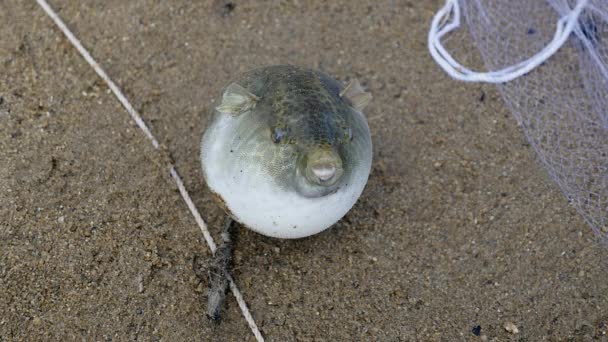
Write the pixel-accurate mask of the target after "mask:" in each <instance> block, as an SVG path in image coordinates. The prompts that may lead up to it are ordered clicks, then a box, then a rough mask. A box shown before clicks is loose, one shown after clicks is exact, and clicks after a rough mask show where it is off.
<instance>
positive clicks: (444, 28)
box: [428, 0, 589, 83]
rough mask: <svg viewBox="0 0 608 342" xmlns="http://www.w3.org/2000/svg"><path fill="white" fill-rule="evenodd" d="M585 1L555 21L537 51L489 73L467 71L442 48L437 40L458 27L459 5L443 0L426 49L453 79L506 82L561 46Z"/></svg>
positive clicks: (571, 29)
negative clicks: (546, 40) (552, 30)
mask: <svg viewBox="0 0 608 342" xmlns="http://www.w3.org/2000/svg"><path fill="white" fill-rule="evenodd" d="M588 2H589V0H580V1H579V2H578V3H577V4H576V7H574V9H573V10H571V11H570V12H569V13H568V14H566V15H564V16H563V17H561V18H560V19H559V20H558V22H557V27H556V29H555V34H554V36H553V40H551V42H549V43H548V44H547V45H546V46H545V47H544V48H543V49H542V50H541V51H540V52H538V53H537V54H536V55H534V56H532V57H530V58H528V59H526V60H524V61H522V62H519V63H517V64H514V65H512V66H509V67H506V68H504V69H501V70H496V71H490V72H478V71H473V70H470V69H468V68H466V67H464V66H463V65H461V64H460V63H458V62H457V61H456V60H455V59H454V58H453V57H452V56H451V55H450V53H448V52H447V51H446V49H445V48H444V46H443V44H442V43H441V39H442V38H443V36H445V35H446V34H448V33H450V32H452V31H454V30H456V29H457V28H458V27H460V5H459V4H458V0H446V1H445V5H444V6H443V7H442V8H441V9H440V10H439V11H438V12H437V13H436V14H435V16H434V17H433V21H432V23H431V29H430V30H429V37H428V48H429V51H430V53H431V55H432V56H433V58H434V59H435V61H436V62H437V64H439V66H441V67H442V68H443V70H445V71H446V72H447V73H448V74H449V75H450V76H452V77H453V78H455V79H457V80H460V81H467V82H488V83H503V82H509V81H511V80H514V79H516V78H518V77H520V76H522V75H525V74H527V73H528V72H530V71H532V70H533V69H534V68H536V67H537V66H539V65H540V64H542V63H544V62H545V61H546V60H548V59H549V58H551V56H553V54H555V53H556V52H557V50H559V49H560V48H561V47H562V45H564V43H565V42H566V41H567V40H568V37H570V34H571V33H572V31H573V30H574V29H575V28H577V27H578V17H579V15H580V14H581V12H582V11H583V9H584V8H585V7H586V6H587V5H588ZM450 19H451V20H450Z"/></svg>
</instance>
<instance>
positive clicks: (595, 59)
mask: <svg viewBox="0 0 608 342" xmlns="http://www.w3.org/2000/svg"><path fill="white" fill-rule="evenodd" d="M451 31H453V32H451ZM463 32H466V33H468V34H467V35H466V36H467V38H464V37H465V36H464V35H463ZM467 39H468V40H469V41H471V42H472V43H473V44H474V45H475V46H476V47H477V50H478V51H479V53H480V54H479V55H480V56H481V60H482V61H483V62H482V63H481V65H475V62H474V58H472V57H471V55H470V53H469V52H467V49H466V40H467ZM444 45H445V46H446V47H445V48H444ZM429 49H430V51H431V53H432V55H433V57H434V58H435V60H436V61H437V62H438V63H439V64H440V65H441V66H442V67H443V68H444V70H446V71H447V72H448V73H449V74H450V75H451V76H453V77H454V78H457V79H460V80H464V81H485V82H492V83H497V84H498V89H499V91H500V93H501V94H502V97H503V98H504V100H505V102H506V104H507V105H508V107H509V108H510V109H511V111H512V113H513V114H514V116H515V117H516V119H517V121H518V122H519V123H520V124H521V126H522V128H523V131H524V133H525V134H526V136H527V138H528V140H529V142H530V144H531V146H532V147H533V148H534V149H535V150H536V152H537V154H538V157H539V159H540V160H541V162H542V163H543V164H544V166H545V167H546V169H547V171H548V173H549V175H550V177H551V178H552V179H553V180H554V181H555V182H556V183H557V184H558V185H559V187H560V188H561V189H562V191H563V192H564V194H565V195H566V196H567V198H568V200H569V201H570V203H571V204H572V205H573V206H574V207H575V208H576V209H577V210H578V211H579V212H580V213H581V215H582V216H583V217H584V218H585V220H586V221H587V222H588V223H589V225H590V226H591V227H592V229H593V230H594V232H595V233H596V234H598V235H599V236H600V237H601V238H602V240H603V241H604V242H606V241H608V0H587V1H585V0H579V1H568V0H509V1H505V0H460V1H458V0H447V1H446V4H445V6H444V7H443V8H442V9H441V10H440V11H439V12H438V13H437V15H436V16H435V19H434V21H433V25H432V26H431V31H430V33H429ZM452 56H454V57H452ZM457 60H458V61H461V62H462V61H466V62H467V63H473V64H467V65H468V66H471V67H472V66H476V67H477V69H480V70H486V71H485V72H475V71H472V70H471V69H468V68H467V67H464V66H463V65H461V64H459V62H458V61H457ZM463 64H465V63H464V62H463Z"/></svg>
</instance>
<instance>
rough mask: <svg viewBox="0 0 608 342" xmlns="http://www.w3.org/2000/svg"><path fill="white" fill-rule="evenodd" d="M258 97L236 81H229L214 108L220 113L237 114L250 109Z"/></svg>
mask: <svg viewBox="0 0 608 342" xmlns="http://www.w3.org/2000/svg"><path fill="white" fill-rule="evenodd" d="M259 99H260V98H259V97H257V96H255V95H254V94H252V93H251V92H249V91H248V90H247V89H245V88H243V87H242V86H241V85H239V84H238V83H230V85H229V86H228V87H227V88H226V90H225V91H224V94H223V95H222V103H220V105H219V106H217V107H215V109H216V110H217V111H218V112H220V113H222V114H229V115H239V114H243V113H245V112H247V111H249V110H250V109H252V108H253V107H254V106H255V104H256V102H257V101H258V100H259Z"/></svg>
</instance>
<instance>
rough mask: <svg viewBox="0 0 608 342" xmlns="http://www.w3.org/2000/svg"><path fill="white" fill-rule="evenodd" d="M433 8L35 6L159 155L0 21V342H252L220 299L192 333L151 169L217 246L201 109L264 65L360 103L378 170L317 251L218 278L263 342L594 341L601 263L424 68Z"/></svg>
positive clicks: (70, 55)
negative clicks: (355, 92) (219, 308)
mask: <svg viewBox="0 0 608 342" xmlns="http://www.w3.org/2000/svg"><path fill="white" fill-rule="evenodd" d="M229 3H230V4H232V5H229ZM440 3H441V2H440V1H429V2H413V1H412V2H409V1H380V2H376V1H363V0H356V1H341V2H331V3H326V2H322V1H280V0H276V1H266V2H245V1H234V2H227V1H204V2H191V1H166V2H159V1H152V0H134V1H119V0H108V1H92V0H89V1H78V2H76V1H67V0H53V1H51V5H52V6H54V7H55V8H56V9H57V11H58V12H59V14H60V16H61V17H62V18H63V19H64V20H65V21H66V23H67V24H68V25H69V27H70V28H71V29H72V30H73V31H74V33H75V34H76V35H77V36H78V37H79V38H80V39H81V40H82V41H83V43H84V45H85V46H86V47H87V48H88V49H90V51H91V53H92V55H93V56H94V57H95V58H96V59H97V60H98V61H99V62H100V63H101V64H102V66H103V67H104V68H105V69H106V71H107V72H108V73H109V75H110V77H112V78H113V79H114V80H115V81H116V82H117V83H118V84H119V86H120V87H121V88H122V89H123V91H124V92H125V94H126V95H127V97H128V98H129V99H130V101H131V102H132V103H133V105H134V106H135V108H136V109H137V110H138V111H139V112H140V113H141V115H142V117H143V118H144V120H145V121H146V123H147V124H148V125H149V127H150V129H151V130H152V132H153V134H154V135H155V136H156V137H157V138H158V140H159V141H160V142H161V144H162V145H163V153H160V154H159V153H158V152H157V151H155V150H154V149H153V148H152V146H151V144H150V143H149V141H148V140H147V139H146V137H145V136H144V135H143V133H142V132H141V131H140V130H139V128H137V126H135V124H134V123H133V122H132V120H131V118H130V117H129V116H128V114H127V112H126V111H125V110H124V109H123V108H122V107H121V105H120V104H119V103H118V101H117V100H116V99H115V97H114V96H113V95H112V94H111V93H110V92H109V90H108V88H107V87H106V86H105V84H103V83H102V81H101V80H100V79H99V78H98V77H97V75H96V74H95V73H94V72H93V70H92V69H91V68H90V67H89V66H88V65H87V64H86V63H85V62H84V60H83V59H82V58H81V57H80V55H78V54H77V52H76V50H75V49H74V48H73V47H72V46H71V45H70V44H69V42H68V41H67V40H66V39H65V38H64V37H63V35H62V34H61V33H60V31H59V30H58V29H57V28H56V27H55V26H54V24H53V23H52V21H51V20H50V19H49V18H48V17H47V16H46V15H45V14H44V13H43V12H42V10H41V9H40V8H39V7H38V6H37V5H36V3H35V2H34V1H27V2H26V1H18V0H5V1H3V2H1V3H0V37H1V38H0V289H1V291H0V341H21V340H23V341H30V340H104V341H110V340H113V341H123V340H142V341H150V340H159V341H160V340H164V341H182V340H183V341H189V340H204V341H206V340H217V341H242V340H253V336H252V334H251V332H250V331H249V330H248V327H247V325H246V323H245V320H244V319H243V317H242V315H241V313H240V311H239V309H238V307H237V305H236V302H235V301H234V299H233V297H232V296H229V297H228V298H229V299H228V301H227V306H226V309H225V312H224V319H223V321H222V323H221V325H219V326H214V325H213V324H211V323H210V322H209V321H208V320H207V318H206V317H205V315H204V313H205V303H206V297H205V289H206V286H207V280H206V271H205V269H206V264H205V262H206V260H207V259H208V258H209V256H210V252H209V250H208V249H207V247H206V245H205V243H204V240H203V237H202V234H201V232H200V230H199V229H198V227H197V226H196V224H195V222H194V219H193V218H192V216H191V214H190V212H189V211H188V209H187V207H186V205H185V204H184V202H183V201H182V199H181V197H180V195H179V193H178V191H177V188H176V187H175V184H174V182H173V180H172V179H171V177H170V176H169V174H168V169H167V161H168V160H169V158H170V159H171V160H173V161H174V162H175V165H176V168H177V170H178V172H179V173H180V174H181V176H182V177H183V179H184V182H185V186H186V188H187V190H188V191H189V192H190V194H191V196H192V197H193V200H194V202H195V204H196V206H197V207H198V208H199V210H200V212H201V214H202V215H203V217H204V218H205V219H206V221H207V222H208V224H209V227H210V230H211V231H212V233H213V235H214V236H215V238H216V240H217V238H218V237H219V230H220V225H221V222H222V215H223V213H222V211H221V209H220V207H219V206H218V205H217V204H216V203H215V202H214V201H213V198H212V196H211V195H210V193H209V191H208V189H207V188H206V186H205V185H204V183H203V180H202V174H201V169H200V165H199V164H200V163H199V158H198V153H199V140H200V137H201V135H202V132H203V130H204V127H205V125H206V122H207V120H208V119H209V113H210V111H209V110H210V108H212V106H213V102H212V100H213V99H214V98H217V96H218V95H219V90H220V89H221V87H222V86H224V85H225V84H226V82H228V80H230V79H232V78H233V77H234V76H235V75H237V74H238V73H240V72H243V71H246V70H249V69H251V68H254V67H258V66H262V65H269V64H279V63H290V64H297V65H302V66H307V67H313V68H318V69H320V70H323V71H325V72H326V73H328V74H331V75H333V76H334V77H336V78H337V79H339V80H341V81H344V82H346V81H348V80H349V79H350V78H352V77H357V78H359V80H361V81H362V83H363V85H364V87H366V88H367V89H369V90H370V91H371V92H372V93H373V94H374V100H373V101H372V103H371V104H370V105H369V107H368V109H367V110H366V114H367V116H368V119H369V123H370V128H371V130H372V138H373V141H374V163H373V170H372V174H371V176H370V179H369V183H368V185H367V187H366V190H365V191H364V193H363V196H362V197H361V199H360V200H359V202H358V203H357V204H356V205H355V207H354V208H353V210H352V211H351V212H350V213H349V214H348V215H347V216H346V217H345V218H344V219H342V220H341V221H340V222H339V223H338V224H336V225H335V226H334V227H333V228H331V229H329V230H327V231H325V232H323V233H321V234H318V235H316V236H313V237H310V238H305V239H301V240H278V239H272V238H267V237H264V236H261V235H258V234H256V233H254V232H251V231H248V230H246V229H241V230H239V236H238V242H237V246H236V249H237V251H236V258H235V278H236V280H237V283H238V285H239V287H240V288H241V290H242V292H243V295H244V297H245V300H246V301H247V303H248V305H249V307H250V309H251V312H252V314H253V316H254V318H255V320H256V322H257V323H258V325H259V326H260V329H261V330H262V332H263V334H264V336H265V337H266V338H267V340H270V341H309V340H328V341H330V340H333V341H336V340H377V341H400V340H404V341H405V340H476V339H481V338H482V337H484V336H485V337H486V338H487V339H488V340H492V339H495V340H502V341H504V340H511V339H513V340H528V341H537V340H541V339H548V340H589V339H592V338H599V339H601V338H603V336H604V335H605V333H606V331H608V309H607V308H608V297H607V296H606V294H607V293H608V292H607V291H608V282H606V281H605V280H606V266H605V260H606V257H607V256H608V252H607V251H606V250H605V249H604V248H602V247H600V246H598V241H597V239H596V238H595V237H594V235H593V234H592V232H591V230H590V228H589V227H587V226H586V224H585V223H584V222H583V220H582V219H581V218H580V217H579V216H578V214H577V213H576V212H575V210H574V209H572V208H571V207H570V206H569V205H568V202H567V200H566V199H565V198H564V196H563V195H562V194H561V192H560V191H559V189H558V188H557V186H555V185H554V184H553V183H552V182H551V181H550V180H549V178H548V176H547V175H546V173H545V171H544V170H543V168H542V167H541V165H540V163H539V161H538V160H537V159H536V156H535V155H534V151H533V150H532V149H531V148H530V147H529V146H528V144H527V143H526V140H525V138H524V136H523V133H522V132H521V130H520V128H519V127H518V126H517V123H516V122H515V119H514V118H513V117H512V116H511V114H510V113H509V112H508V110H507V108H506V107H505V106H504V104H503V103H502V100H501V98H500V96H499V94H498V93H497V91H496V89H495V88H494V87H493V86H487V85H479V84H463V83H460V82H456V81H454V80H452V79H450V78H449V77H448V76H447V75H445V74H444V73H443V72H442V71H441V70H440V69H439V68H438V67H437V66H436V65H435V63H434V61H433V60H432V59H431V57H430V56H429V54H428V52H427V50H426V34H427V30H428V27H429V23H430V19H431V17H432V15H433V14H434V11H435V10H436V9H437V8H438V7H439V5H440ZM508 323H512V324H514V325H516V326H517V328H518V330H519V333H517V334H512V333H510V332H507V331H506V330H505V328H504V327H505V325H506V324H508Z"/></svg>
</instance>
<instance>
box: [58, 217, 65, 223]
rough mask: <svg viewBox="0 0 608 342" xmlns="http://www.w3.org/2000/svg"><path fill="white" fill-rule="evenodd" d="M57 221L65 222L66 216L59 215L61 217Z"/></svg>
mask: <svg viewBox="0 0 608 342" xmlns="http://www.w3.org/2000/svg"><path fill="white" fill-rule="evenodd" d="M57 222H59V223H63V222H65V216H59V218H58V219H57Z"/></svg>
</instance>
